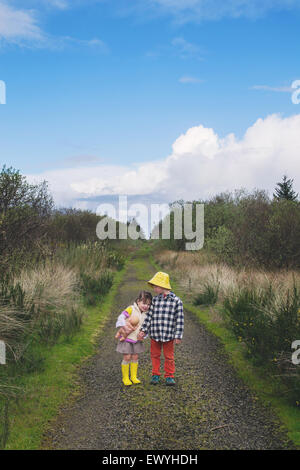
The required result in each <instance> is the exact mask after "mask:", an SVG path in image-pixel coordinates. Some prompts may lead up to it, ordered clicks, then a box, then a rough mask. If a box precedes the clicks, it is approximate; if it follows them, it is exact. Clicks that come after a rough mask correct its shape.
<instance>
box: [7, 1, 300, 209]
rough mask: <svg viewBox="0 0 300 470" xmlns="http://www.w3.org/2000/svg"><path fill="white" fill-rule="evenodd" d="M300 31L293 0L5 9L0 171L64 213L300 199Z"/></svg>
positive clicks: (35, 4)
mask: <svg viewBox="0 0 300 470" xmlns="http://www.w3.org/2000/svg"><path fill="white" fill-rule="evenodd" d="M299 26H300V8H299V2H297V1H293V0H277V1H276V0H273V1H269V0H265V1H264V0H261V1H260V2H258V1H257V0H252V1H250V0H249V1H248V2H247V1H242V0H231V1H230V2H221V1H219V0H211V1H210V2H208V1H207V0H127V1H126V0H122V1H121V0H115V1H112V0H110V1H108V0H100V1H97V0H85V1H81V0H73V1H72V2H71V1H67V0H66V1H65V0H53V1H51V0H39V1H37V0H26V1H21V0H20V1H2V0H0V64H1V65H0V80H3V81H5V83H6V87H7V103H6V105H0V125H1V128H0V135H1V163H2V164H4V163H5V164H6V165H11V166H13V167H15V168H17V169H20V171H21V172H22V173H23V174H26V175H28V177H29V178H31V179H32V178H35V177H36V178H42V179H44V178H45V179H47V180H49V181H50V183H51V188H52V189H53V191H54V195H55V198H56V202H57V204H58V205H75V206H76V205H77V206H78V205H79V206H82V207H94V205H95V204H94V202H93V203H92V201H94V200H95V199H97V198H98V199H97V200H101V197H102V196H106V197H107V196H116V195H117V194H119V193H123V194H124V193H125V194H126V193H127V188H128V187H130V190H129V191H128V194H130V195H133V196H135V197H136V198H137V200H138V201H143V198H147V199H149V200H151V198H154V197H155V198H157V197H158V194H160V195H161V199H162V200H164V201H171V200H174V198H180V197H181V196H182V197H184V198H195V197H201V196H207V195H211V194H213V193H215V194H216V193H217V192H218V191H221V190H225V189H229V190H232V189H234V188H239V187H241V185H242V186H244V187H246V188H248V189H252V188H253V187H254V186H256V185H258V186H259V187H263V188H265V189H271V188H272V187H273V186H274V184H276V181H278V179H281V177H282V174H283V172H287V173H288V174H289V175H290V176H292V177H294V178H295V182H296V183H297V182H298V190H299V189H300V188H299V185H300V167H299V164H298V162H297V152H298V155H299V154H300V153H299V151H298V150H299V149H297V148H296V147H298V145H297V135H299V132H300V128H299V119H298V116H299V110H300V105H298V106H297V105H295V104H293V103H292V101H291V90H290V87H291V84H292V82H293V81H294V80H297V79H300V66H299V65H300V64H299ZM272 116H273V117H272ZM255 123H256V124H255ZM209 129H210V130H211V132H209ZM249 129H250V130H249ZM247 132H248V134H250V137H249V138H248V137H247V135H248V134H247ZM281 133H282V139H279V138H278V136H279V135H281ZM230 134H234V136H233V139H234V143H232V142H231V140H230V137H228V135H230ZM262 135H263V136H265V138H266V142H264V141H263V139H262ZM224 139H225V141H224ZM228 139H229V140H228ZM250 141H251V147H249V145H250V144H249V142H250ZM258 141H259V148H257V149H256V150H255V145H256V142H258ZM292 143H296V144H295V145H293V146H292ZM246 144H247V145H246ZM207 148H210V149H212V150H211V151H210V150H209V151H208V152H207V151H206V150H207ZM250 148H251V149H254V150H253V152H252V153H251V155H249V149H250ZM264 149H267V151H266V152H264ZM295 149H296V150H297V151H296V150H295ZM285 152H286V153H285ZM291 152H292V153H291ZM293 152H294V153H293ZM237 154H238V155H239V157H238V158H240V159H244V160H239V161H237V157H236V155H237ZM287 154H288V155H287ZM218 159H219V160H218ZM179 161H180V162H181V165H179V163H178V162H179ZM225 167H226V169H227V170H228V175H227V177H226V178H225V176H224V174H225V173H226V172H224V168H225ZM183 168H184V169H186V171H187V169H188V171H187V173H186V174H183V172H182V169H183ZM243 168H244V170H243ZM270 168H272V171H269V170H270ZM176 169H177V170H176ZM229 169H230V171H229ZM191 174H193V178H194V179H191V180H190V179H189V178H190V175H191ZM208 174H209V175H210V177H209V178H208V177H207V175H208ZM170 175H172V178H171V176H170ZM195 175H199V178H198V179H196V180H195ZM297 176H299V177H298V179H297ZM201 178H202V179H201ZM222 178H223V179H222ZM197 182H198V183H199V187H197V184H198V183H197ZM175 187H176V190H175ZM78 201H81V202H78ZM82 201H85V204H82Z"/></svg>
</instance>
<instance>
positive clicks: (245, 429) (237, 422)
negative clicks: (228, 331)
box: [43, 253, 293, 450]
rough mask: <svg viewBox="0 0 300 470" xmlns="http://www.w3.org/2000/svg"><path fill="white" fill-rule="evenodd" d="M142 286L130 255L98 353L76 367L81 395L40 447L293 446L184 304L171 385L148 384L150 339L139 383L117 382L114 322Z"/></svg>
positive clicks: (147, 267) (63, 412) (118, 359)
mask: <svg viewBox="0 0 300 470" xmlns="http://www.w3.org/2000/svg"><path fill="white" fill-rule="evenodd" d="M136 256H137V257H138V256H139V254H138V253H137V255H136ZM143 263H144V265H145V272H148V275H147V277H146V278H148V279H149V278H150V277H151V276H152V275H153V274H154V271H155V270H154V268H153V267H152V266H151V264H150V263H149V261H148V260H143ZM144 279H145V278H144ZM145 288H146V285H145V282H144V281H143V280H142V279H141V276H140V279H138V270H137V269H136V263H135V261H134V259H133V262H130V263H129V266H128V270H127V273H126V275H125V278H124V281H123V283H122V285H121V286H120V288H119V294H118V295H117V296H116V299H115V305H114V308H113V311H112V315H111V318H109V320H108V321H107V324H106V326H105V330H104V331H103V333H102V335H101V338H100V339H99V352H98V354H97V355H95V356H94V357H93V358H91V359H90V360H89V361H88V362H87V363H86V364H85V365H84V367H83V368H82V369H81V379H82V381H83V384H84V395H83V396H82V397H81V398H80V399H78V400H77V401H76V402H75V403H74V404H73V405H72V406H70V407H67V408H64V409H62V410H61V414H60V416H59V417H58V419H57V421H56V422H55V424H54V425H53V428H52V430H51V431H50V432H49V433H48V434H47V436H45V440H44V444H43V448H52V449H106V450H113V449H121V450H125V449H131V450H133V449H134V450H135V449H143V450H179V449H180V450H187V449H190V450H194V449H283V448H292V447H293V446H292V444H291V443H290V442H288V440H287V439H286V436H285V435H284V434H283V433H282V432H281V431H280V430H279V425H278V424H276V423H275V422H274V418H273V417H272V415H271V413H270V412H269V410H267V409H265V408H263V407H262V406H261V405H259V404H258V403H257V402H256V401H255V398H254V397H253V395H252V394H251V393H250V392H249V391H248V390H247V389H246V387H245V386H244V385H243V383H242V382H241V381H240V380H239V379H238V378H237V376H236V374H235V372H234V370H233V369H232V368H231V366H229V365H228V364H227V362H226V356H225V355H224V353H223V350H222V346H221V345H220V344H219V342H218V340H217V339H216V338H215V337H214V336H212V335H211V334H210V333H208V332H207V331H206V330H205V328H204V327H203V326H202V325H200V324H199V323H198V322H197V321H196V320H195V319H194V318H193V316H192V314H190V313H189V312H187V311H186V310H184V311H185V332H184V340H183V342H182V344H181V345H179V346H177V347H176V351H175V361H176V386H175V387H166V386H165V384H164V383H161V384H160V385H157V386H152V385H150V384H149V380H150V377H151V363H150V354H149V340H146V342H145V344H146V352H145V353H144V354H143V355H141V357H140V362H139V374H138V376H139V378H140V380H141V381H142V384H141V385H136V386H133V385H132V386H130V387H124V386H123V385H122V382H121V368H120V363H121V355H120V354H119V353H117V352H115V347H116V344H115V342H114V339H113V338H114V334H115V331H116V330H115V321H116V317H117V316H118V314H119V313H120V312H121V311H122V310H123V309H124V308H125V307H126V306H127V305H130V303H132V301H133V299H134V298H135V295H136V294H137V292H138V291H139V290H140V289H145Z"/></svg>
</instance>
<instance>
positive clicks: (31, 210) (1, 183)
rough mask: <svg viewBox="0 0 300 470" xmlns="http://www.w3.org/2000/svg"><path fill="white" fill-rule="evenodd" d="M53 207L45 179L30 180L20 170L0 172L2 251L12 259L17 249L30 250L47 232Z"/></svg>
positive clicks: (0, 240) (0, 242)
mask: <svg viewBox="0 0 300 470" xmlns="http://www.w3.org/2000/svg"><path fill="white" fill-rule="evenodd" d="M52 208H53V200H52V196H51V195H50V194H49V193H48V187H47V183H46V182H45V181H43V182H41V183H39V184H29V183H28V182H27V181H26V178H25V177H24V176H22V175H21V174H20V172H19V171H18V170H15V169H13V168H11V167H10V168H6V166H5V165H4V166H3V168H2V170H1V172H0V255H1V261H2V263H3V262H4V260H6V262H9V259H10V258H11V255H12V253H13V252H16V251H20V250H21V251H22V250H23V251H24V250H25V251H26V252H27V253H29V252H30V249H31V248H33V247H37V246H38V244H39V242H40V241H41V240H42V239H43V238H45V236H46V234H47V228H48V221H49V218H50V214H51V211H52Z"/></svg>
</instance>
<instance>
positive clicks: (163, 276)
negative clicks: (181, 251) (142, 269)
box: [147, 271, 171, 290]
mask: <svg viewBox="0 0 300 470" xmlns="http://www.w3.org/2000/svg"><path fill="white" fill-rule="evenodd" d="M147 282H148V284H153V285H154V286H159V287H162V288H163V289H169V290H171V286H170V279H169V274H167V273H163V272H161V271H159V272H158V273H156V274H155V275H154V276H153V278H152V279H150V281H147Z"/></svg>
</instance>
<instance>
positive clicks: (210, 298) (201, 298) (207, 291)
mask: <svg viewBox="0 0 300 470" xmlns="http://www.w3.org/2000/svg"><path fill="white" fill-rule="evenodd" d="M219 288H220V284H219V283H217V284H209V283H206V284H204V287H203V291H202V292H200V294H198V295H197V296H196V297H195V299H194V301H193V303H194V305H214V304H215V303H216V302H217V300H218V295H219Z"/></svg>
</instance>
